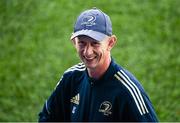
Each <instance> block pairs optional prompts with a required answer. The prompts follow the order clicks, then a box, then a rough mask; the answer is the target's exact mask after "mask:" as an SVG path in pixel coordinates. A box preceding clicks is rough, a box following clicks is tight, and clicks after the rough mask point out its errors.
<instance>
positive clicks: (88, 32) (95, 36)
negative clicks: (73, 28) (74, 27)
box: [71, 30, 108, 41]
mask: <svg viewBox="0 0 180 123" xmlns="http://www.w3.org/2000/svg"><path fill="white" fill-rule="evenodd" d="M81 35H86V36H89V37H91V38H93V39H95V40H96V41H102V40H104V38H106V37H108V36H107V35H105V34H103V33H100V32H97V31H93V30H80V31H77V32H75V33H73V34H72V36H71V40H73V39H74V38H75V37H77V36H81Z"/></svg>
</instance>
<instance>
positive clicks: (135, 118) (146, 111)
mask: <svg viewBox="0 0 180 123" xmlns="http://www.w3.org/2000/svg"><path fill="white" fill-rule="evenodd" d="M134 98H135V97H132V96H131V97H130V99H128V100H127V103H126V108H125V113H124V118H125V121H128V122H158V118H157V115H156V113H155V111H154V108H153V106H152V103H151V101H150V100H149V98H148V97H147V95H146V94H145V95H142V98H139V99H138V98H137V100H135V99H134Z"/></svg>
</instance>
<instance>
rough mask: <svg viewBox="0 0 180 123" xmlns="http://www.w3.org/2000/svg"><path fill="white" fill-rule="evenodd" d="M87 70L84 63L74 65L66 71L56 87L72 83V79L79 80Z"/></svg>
mask: <svg viewBox="0 0 180 123" xmlns="http://www.w3.org/2000/svg"><path fill="white" fill-rule="evenodd" d="M85 70H86V67H85V65H84V64H83V63H78V64H76V65H73V66H72V67H70V68H68V69H67V70H65V72H64V73H63V75H62V76H61V78H60V80H59V81H58V83H57V85H56V86H58V85H59V84H60V83H67V82H66V81H69V80H70V81H72V79H75V78H79V77H80V76H81V75H82V74H83V73H84V71H85ZM70 81H69V82H70Z"/></svg>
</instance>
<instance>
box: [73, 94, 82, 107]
mask: <svg viewBox="0 0 180 123" xmlns="http://www.w3.org/2000/svg"><path fill="white" fill-rule="evenodd" d="M79 101H80V97H79V93H78V94H77V95H76V96H74V97H72V98H71V102H72V103H74V104H77V105H79Z"/></svg>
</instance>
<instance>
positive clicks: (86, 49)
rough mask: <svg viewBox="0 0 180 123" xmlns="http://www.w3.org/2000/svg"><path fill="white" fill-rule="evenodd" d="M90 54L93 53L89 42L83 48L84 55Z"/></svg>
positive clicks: (89, 55)
mask: <svg viewBox="0 0 180 123" xmlns="http://www.w3.org/2000/svg"><path fill="white" fill-rule="evenodd" d="M92 54H93V47H92V46H91V45H90V44H88V45H87V46H86V47H85V49H84V55H85V56H86V57H91V55H92Z"/></svg>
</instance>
